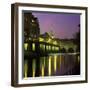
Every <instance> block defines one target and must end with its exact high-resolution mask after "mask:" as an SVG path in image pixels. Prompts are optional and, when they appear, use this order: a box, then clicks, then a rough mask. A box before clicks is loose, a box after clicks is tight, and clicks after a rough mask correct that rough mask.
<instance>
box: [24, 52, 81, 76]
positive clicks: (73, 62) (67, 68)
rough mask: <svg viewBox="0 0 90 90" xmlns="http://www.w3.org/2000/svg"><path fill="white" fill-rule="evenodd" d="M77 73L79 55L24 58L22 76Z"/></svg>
mask: <svg viewBox="0 0 90 90" xmlns="http://www.w3.org/2000/svg"><path fill="white" fill-rule="evenodd" d="M79 74H80V56H79V55H73V54H70V55H69V54H59V55H57V54H53V55H49V56H45V57H37V58H31V59H28V60H24V78H27V77H38V76H40V77H44V76H58V75H59V76H60V75H79Z"/></svg>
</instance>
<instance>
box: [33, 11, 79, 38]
mask: <svg viewBox="0 0 90 90" xmlns="http://www.w3.org/2000/svg"><path fill="white" fill-rule="evenodd" d="M32 14H33V15H34V16H35V17H37V18H38V21H39V27H40V34H44V33H45V32H53V33H54V37H55V38H59V39H66V38H67V39H70V38H73V36H74V35H75V33H76V32H77V31H78V30H79V28H78V24H80V14H75V13H74V14H70V13H68V14H67V13H49V12H33V13H32Z"/></svg>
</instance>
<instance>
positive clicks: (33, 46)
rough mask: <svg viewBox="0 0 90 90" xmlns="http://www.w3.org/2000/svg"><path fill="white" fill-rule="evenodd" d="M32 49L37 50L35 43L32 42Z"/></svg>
mask: <svg viewBox="0 0 90 90" xmlns="http://www.w3.org/2000/svg"><path fill="white" fill-rule="evenodd" d="M32 50H33V51H35V43H33V44H32Z"/></svg>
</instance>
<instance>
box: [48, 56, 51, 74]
mask: <svg viewBox="0 0 90 90" xmlns="http://www.w3.org/2000/svg"><path fill="white" fill-rule="evenodd" d="M48 75H49V76H50V75H51V56H50V57H49V68H48Z"/></svg>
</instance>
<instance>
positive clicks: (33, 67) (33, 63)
mask: <svg viewBox="0 0 90 90" xmlns="http://www.w3.org/2000/svg"><path fill="white" fill-rule="evenodd" d="M32 71H33V73H32V77H35V71H36V62H35V59H33V62H32Z"/></svg>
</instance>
